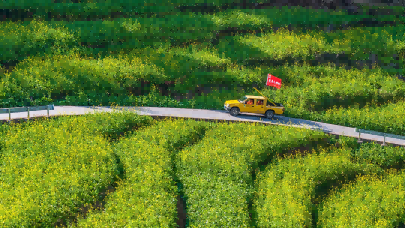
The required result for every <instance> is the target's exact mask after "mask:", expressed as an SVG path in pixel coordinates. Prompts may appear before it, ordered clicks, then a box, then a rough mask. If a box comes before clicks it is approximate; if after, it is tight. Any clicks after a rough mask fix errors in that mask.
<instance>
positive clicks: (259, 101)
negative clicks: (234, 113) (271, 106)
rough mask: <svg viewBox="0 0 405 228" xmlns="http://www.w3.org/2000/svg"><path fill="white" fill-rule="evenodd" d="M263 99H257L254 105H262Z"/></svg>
mask: <svg viewBox="0 0 405 228" xmlns="http://www.w3.org/2000/svg"><path fill="white" fill-rule="evenodd" d="M263 102H264V101H263V100H257V102H256V105H263Z"/></svg>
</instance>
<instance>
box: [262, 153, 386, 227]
mask: <svg viewBox="0 0 405 228" xmlns="http://www.w3.org/2000/svg"><path fill="white" fill-rule="evenodd" d="M343 150H347V149H343ZM347 154H348V153H347V152H345V151H343V152H342V151H340V149H335V148H334V149H332V150H331V151H328V150H321V151H320V154H310V155H307V156H305V157H302V156H297V157H295V158H294V157H289V158H288V159H280V160H279V161H276V162H273V164H272V165H270V166H269V167H267V170H266V171H265V172H264V173H261V174H259V177H258V178H257V179H256V181H257V183H258V192H257V196H256V201H255V207H256V211H257V214H258V219H257V224H258V227H312V222H313V221H312V215H311V214H312V207H313V202H312V201H313V200H315V197H316V189H317V186H320V185H322V184H323V183H329V184H330V183H332V182H337V181H338V180H344V179H350V178H353V177H354V176H355V175H356V174H371V173H378V172H381V170H380V169H378V167H376V166H375V165H367V164H365V165H360V164H356V163H353V162H351V161H350V157H349V156H347Z"/></svg>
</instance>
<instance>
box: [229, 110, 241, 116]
mask: <svg viewBox="0 0 405 228" xmlns="http://www.w3.org/2000/svg"><path fill="white" fill-rule="evenodd" d="M230 113H231V116H237V115H238V114H239V109H238V108H232V109H231V111H230Z"/></svg>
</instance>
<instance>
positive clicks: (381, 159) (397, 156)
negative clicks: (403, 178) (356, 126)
mask: <svg viewBox="0 0 405 228" xmlns="http://www.w3.org/2000/svg"><path fill="white" fill-rule="evenodd" d="M352 156H353V158H354V159H355V160H356V161H357V162H360V163H361V162H368V163H373V164H376V165H379V166H381V167H384V168H391V167H397V168H400V167H402V165H403V163H404V156H405V148H402V147H393V146H385V147H382V146H381V145H379V144H375V143H365V144H362V145H361V147H360V148H359V149H358V150H353V151H352Z"/></svg>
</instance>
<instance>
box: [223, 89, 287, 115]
mask: <svg viewBox="0 0 405 228" xmlns="http://www.w3.org/2000/svg"><path fill="white" fill-rule="evenodd" d="M255 89H256V88H255ZM256 90H257V89H256ZM224 109H225V110H226V111H229V112H230V114H231V115H232V116H237V115H238V114H239V113H255V114H263V115H265V116H266V118H268V119H272V118H273V117H274V114H277V115H282V114H283V113H284V111H285V108H284V106H283V105H282V104H280V103H274V102H271V101H269V100H268V99H267V98H266V97H264V96H250V95H246V96H244V97H242V98H241V99H239V100H229V101H226V102H225V104H224Z"/></svg>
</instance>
